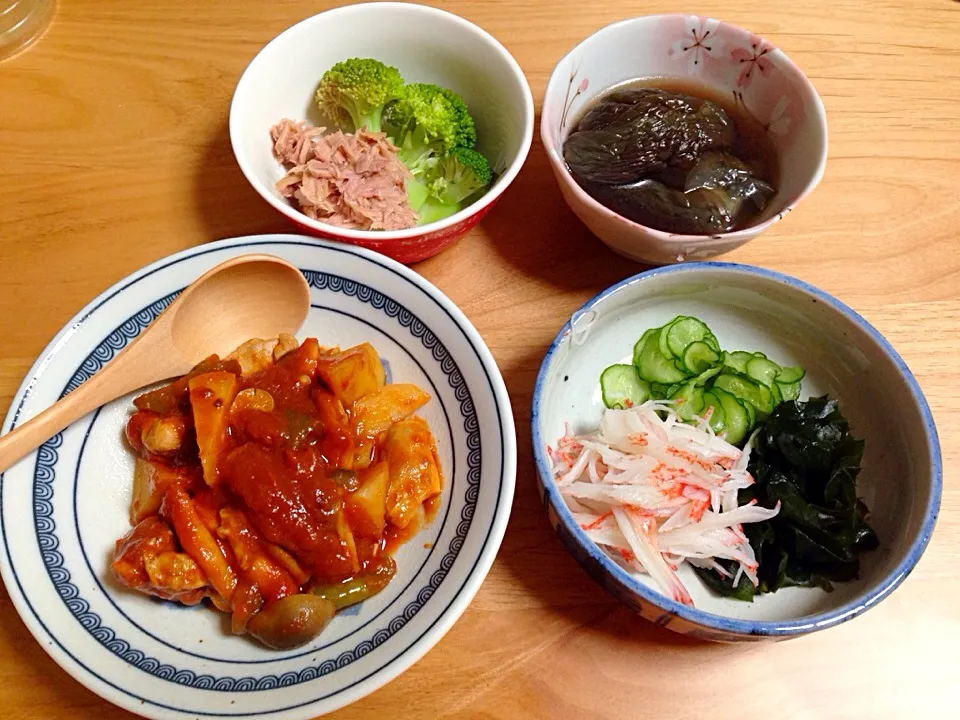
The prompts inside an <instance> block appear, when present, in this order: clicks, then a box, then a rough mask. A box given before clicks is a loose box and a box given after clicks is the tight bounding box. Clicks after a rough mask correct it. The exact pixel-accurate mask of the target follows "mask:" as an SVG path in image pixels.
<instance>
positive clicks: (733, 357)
mask: <svg viewBox="0 0 960 720" xmlns="http://www.w3.org/2000/svg"><path fill="white" fill-rule="evenodd" d="M751 360H753V353H748V352H744V351H743V350H737V351H736V352H732V353H724V354H723V364H724V365H726V366H727V367H728V368H732V369H733V370H736V371H737V372H738V373H745V372H747V363H748V362H750V361H751Z"/></svg>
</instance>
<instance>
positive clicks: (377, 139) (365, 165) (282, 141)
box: [270, 119, 417, 230]
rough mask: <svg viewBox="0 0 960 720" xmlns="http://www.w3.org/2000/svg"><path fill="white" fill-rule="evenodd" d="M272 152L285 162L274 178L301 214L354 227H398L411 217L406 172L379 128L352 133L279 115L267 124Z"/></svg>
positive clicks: (413, 221)
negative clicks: (281, 173)
mask: <svg viewBox="0 0 960 720" xmlns="http://www.w3.org/2000/svg"><path fill="white" fill-rule="evenodd" d="M270 137H271V138H272V139H273V152H274V155H275V156H276V157H277V159H278V160H280V161H281V162H282V163H284V165H286V166H287V167H288V170H287V174H286V175H284V176H283V177H282V178H281V179H280V180H279V181H278V182H277V185H276V187H277V190H278V191H279V192H280V194H281V195H283V196H284V197H287V198H291V199H292V200H293V201H294V202H296V203H297V205H298V206H299V207H300V209H301V210H302V211H303V213H304V214H305V215H307V217H311V218H313V219H314V220H320V221H322V222H325V223H328V224H330V225H337V226H339V227H345V228H354V229H358V230H401V229H403V228H409V227H413V226H414V225H416V223H417V214H416V213H415V212H414V211H413V210H412V209H411V208H410V203H409V201H408V199H407V191H406V186H405V182H406V180H407V178H408V177H409V176H410V172H409V171H408V170H407V168H406V166H405V165H404V164H403V163H402V162H401V161H400V159H399V157H397V148H396V147H395V146H394V145H392V144H391V143H390V141H388V140H387V137H386V135H384V134H383V133H372V132H368V131H367V130H365V129H361V130H359V131H358V132H357V133H356V134H349V133H343V132H341V131H339V130H338V131H336V132H333V133H329V134H327V135H324V128H317V127H311V126H309V125H308V124H307V123H296V122H294V121H292V120H288V119H284V120H281V121H280V122H279V123H277V124H276V125H274V126H273V127H272V128H271V129H270Z"/></svg>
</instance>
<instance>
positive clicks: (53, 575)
mask: <svg viewBox="0 0 960 720" xmlns="http://www.w3.org/2000/svg"><path fill="white" fill-rule="evenodd" d="M301 272H303V275H304V277H305V278H306V279H307V281H308V282H309V283H310V285H311V287H315V288H317V289H318V290H330V291H332V292H336V293H341V294H344V295H346V296H348V297H355V298H357V299H359V300H360V301H362V302H364V303H366V304H368V305H371V306H373V307H374V308H375V309H377V310H380V311H382V312H384V313H386V314H387V315H388V316H389V317H391V318H395V319H396V320H397V321H398V322H400V324H401V325H403V326H404V327H406V328H407V329H408V330H409V331H410V333H411V334H412V335H413V336H414V337H416V338H417V339H419V340H420V341H421V342H422V343H423V345H424V347H426V348H427V349H428V350H430V352H431V355H432V356H433V358H434V359H435V360H436V361H437V362H438V363H440V368H441V370H442V371H443V373H444V375H445V376H446V377H447V381H448V382H449V383H450V386H451V387H452V388H453V389H454V394H455V397H456V398H457V400H458V401H459V402H460V412H461V416H462V418H463V427H464V430H465V431H466V433H467V449H468V453H467V489H466V493H465V500H466V502H465V505H464V507H463V509H462V511H461V514H460V523H459V524H458V526H457V529H456V533H455V535H454V537H453V538H452V539H451V541H450V544H449V546H448V548H447V552H446V554H445V555H444V556H443V558H442V559H441V561H440V569H439V570H437V571H435V572H434V573H433V574H432V575H431V577H430V581H429V585H427V586H425V587H423V588H421V589H420V591H419V592H418V593H417V599H416V600H415V601H414V602H411V603H409V604H408V605H407V606H406V607H405V608H404V610H403V612H402V613H400V614H399V615H397V616H396V617H394V618H393V619H392V620H390V622H389V623H388V625H387V628H386V629H380V630H378V631H377V632H376V633H374V635H373V636H372V637H371V638H370V639H369V640H364V641H363V642H361V643H359V644H358V645H357V646H356V647H355V648H353V649H352V650H348V651H345V652H342V653H340V654H339V655H338V656H337V657H336V658H330V659H327V660H325V661H324V662H322V663H320V664H319V665H317V666H308V667H306V668H303V669H302V670H300V671H299V672H287V673H284V674H282V675H263V676H260V677H251V676H247V677H214V676H212V675H198V674H197V673H195V672H193V671H192V670H183V669H177V668H175V667H173V666H172V665H169V664H166V663H162V662H160V661H159V660H157V659H156V658H154V657H151V656H149V655H148V654H146V653H144V652H143V651H141V650H138V649H137V648H134V647H133V646H131V645H130V643H129V642H127V641H126V640H124V639H122V638H120V637H119V636H118V635H117V633H116V632H115V631H114V630H113V629H111V628H109V627H107V626H106V625H105V624H104V623H103V620H102V618H101V617H100V616H99V615H98V614H97V613H96V612H93V611H92V610H91V609H90V603H89V602H88V601H87V600H85V599H84V598H83V597H82V596H81V593H80V590H79V588H77V586H76V585H75V584H73V582H71V576H70V572H69V571H68V570H67V569H66V568H65V567H64V559H63V556H62V555H61V553H60V552H59V550H58V549H57V548H58V546H59V544H60V541H59V539H58V538H57V534H56V530H57V528H56V523H55V522H54V520H53V493H54V489H53V487H54V486H53V483H54V480H55V479H56V465H57V462H58V460H59V453H58V448H59V447H60V446H61V444H62V443H63V435H62V434H57V435H55V436H54V437H53V438H51V439H50V440H48V441H47V442H45V443H44V444H43V445H41V446H40V448H39V449H38V454H37V465H36V470H35V473H34V522H35V527H36V532H37V540H38V543H39V547H40V548H41V554H42V558H43V563H44V566H45V567H46V570H47V573H48V575H49V577H50V580H51V582H52V583H53V584H54V586H55V587H56V588H57V592H58V594H59V595H60V597H61V599H62V600H63V602H64V604H65V605H66V606H67V608H68V609H69V610H70V612H71V613H72V614H73V616H74V617H76V618H77V620H78V622H79V623H80V624H81V625H82V626H83V627H84V628H85V629H86V630H87V632H89V633H90V634H91V635H92V636H93V637H94V638H96V639H97V641H98V642H100V644H101V645H103V646H104V647H105V648H107V649H108V650H110V651H111V652H112V653H114V654H115V655H117V656H118V657H121V658H123V659H124V660H125V661H126V662H128V663H130V664H131V665H133V666H135V667H137V668H139V669H140V670H143V671H144V672H147V673H149V674H151V675H154V676H156V677H158V678H161V679H164V680H169V681H171V682H174V683H177V684H179V685H185V686H187V687H191V688H196V689H200V690H213V691H218V692H222V691H228V692H250V691H260V690H269V689H272V688H276V687H288V686H290V685H296V684H298V683H303V682H308V681H310V680H315V679H317V678H318V677H322V676H324V675H327V674H329V673H331V672H333V671H335V670H338V669H340V668H343V667H346V666H347V665H349V664H350V663H352V662H354V661H356V660H358V659H359V658H361V657H363V656H364V655H366V654H367V653H369V652H370V651H371V650H373V649H374V648H376V647H378V646H380V645H381V644H383V643H384V642H386V641H387V640H388V639H389V638H390V637H391V636H392V635H393V634H394V633H396V632H397V631H399V630H400V629H401V628H402V627H403V626H404V625H405V624H406V623H407V622H408V621H409V620H410V619H411V618H413V617H414V616H415V615H416V614H417V612H418V611H419V610H420V608H422V607H423V605H424V604H425V603H426V602H427V601H428V600H429V599H430V597H431V596H432V595H433V593H434V592H435V590H436V589H437V588H438V587H439V586H440V584H441V583H442V582H443V580H444V578H445V577H446V575H447V572H448V571H449V570H450V568H451V567H452V566H453V564H454V561H455V560H456V558H457V555H458V553H459V552H460V548H461V547H462V545H463V541H464V539H465V538H466V536H467V532H468V531H469V529H470V523H471V520H472V519H473V514H474V509H475V507H476V503H477V498H478V495H479V483H480V459H481V452H480V427H479V421H478V418H477V415H476V411H475V408H474V405H473V400H472V398H471V397H470V391H469V389H468V388H467V385H466V382H465V381H464V378H463V376H462V374H461V372H460V369H459V368H458V367H457V365H456V363H455V362H454V360H453V357H452V356H451V355H450V353H449V352H448V351H447V349H446V347H445V346H444V345H443V344H442V343H441V342H440V341H439V339H438V338H437V337H436V336H435V335H434V334H433V333H432V332H431V331H430V330H429V329H428V328H427V327H426V325H425V324H424V323H423V322H422V321H421V320H420V319H419V318H417V317H416V316H415V315H414V314H413V313H411V312H410V311H409V310H408V309H406V308H405V307H403V306H402V305H400V304H399V303H398V302H396V301H395V300H393V299H391V298H389V297H387V296H386V295H384V294H383V293H381V292H380V291H378V290H374V289H373V288H371V287H369V286H367V285H364V284H362V283H358V282H355V281H353V280H348V279H346V278H342V277H339V276H336V275H330V274H327V273H319V272H315V271H312V270H302V271H301ZM178 294H179V293H171V294H170V295H168V296H166V297H164V298H162V299H160V300H157V301H156V302H154V303H153V304H152V305H150V306H148V307H146V308H144V309H143V310H141V311H139V312H138V313H136V314H135V315H134V316H132V317H131V318H129V319H127V320H126V321H125V322H124V323H123V324H121V325H120V327H118V328H117V329H116V330H114V331H113V332H112V333H110V334H109V335H108V336H107V337H106V338H105V339H104V340H103V341H102V342H101V343H100V344H99V345H98V346H97V347H96V348H95V349H94V350H93V351H92V352H91V353H90V355H89V356H88V357H87V358H86V359H85V360H84V361H83V363H81V365H80V367H79V368H78V369H77V371H76V373H74V375H73V377H72V378H71V379H70V381H69V382H68V383H67V386H66V387H65V389H64V391H63V393H62V395H61V397H62V396H63V395H66V394H67V393H69V392H71V391H72V390H75V389H76V388H78V387H79V386H80V385H81V384H82V383H83V382H85V381H86V380H87V379H88V378H89V377H91V376H92V375H93V374H94V373H96V372H97V371H98V370H99V369H100V368H101V367H103V365H105V364H106V363H107V362H109V361H110V360H111V359H112V358H113V357H114V356H115V355H116V354H117V353H118V352H119V351H120V350H122V349H123V348H124V347H126V345H127V344H128V343H129V342H130V341H131V340H133V339H134V338H135V337H136V336H137V335H138V334H139V333H140V332H141V331H142V330H143V329H144V328H146V327H147V326H148V325H149V324H150V323H151V322H153V321H154V320H155V319H156V317H157V316H158V315H159V314H160V313H161V312H162V311H163V310H164V309H165V308H166V307H167V306H168V305H169V304H170V303H171V302H173V300H174V298H176V296H177V295H178Z"/></svg>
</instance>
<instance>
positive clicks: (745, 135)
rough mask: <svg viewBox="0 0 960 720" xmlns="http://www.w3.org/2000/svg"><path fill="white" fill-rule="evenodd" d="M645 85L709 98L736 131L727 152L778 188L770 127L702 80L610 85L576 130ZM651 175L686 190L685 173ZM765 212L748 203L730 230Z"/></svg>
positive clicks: (664, 79)
mask: <svg viewBox="0 0 960 720" xmlns="http://www.w3.org/2000/svg"><path fill="white" fill-rule="evenodd" d="M643 88H654V89H657V90H663V91H665V92H670V93H677V94H679V95H686V96H690V97H693V98H697V99H699V100H706V101H708V102H711V103H713V104H714V105H716V106H718V107H719V108H720V109H722V110H723V111H724V112H725V113H726V114H727V116H728V117H729V119H730V121H731V122H732V124H733V127H734V132H735V136H734V140H733V143H732V144H731V145H730V147H729V148H728V149H727V150H726V152H727V153H729V154H731V155H733V156H734V157H736V158H737V159H739V160H740V161H742V162H743V163H744V164H745V165H746V166H747V167H748V168H749V170H750V172H751V173H752V174H753V175H754V176H755V177H756V178H758V179H759V180H762V181H763V182H765V183H767V184H769V185H770V186H772V187H773V189H774V190H776V189H777V188H779V182H780V163H779V157H778V155H777V151H776V148H775V147H774V145H773V142H772V141H771V139H770V136H769V133H768V132H767V128H766V127H764V125H763V124H762V123H760V122H759V121H758V120H757V119H756V118H755V117H753V115H751V114H750V112H749V111H748V110H747V109H746V108H745V107H744V106H743V104H742V103H740V102H738V101H737V100H736V98H735V97H734V95H733V94H732V93H731V94H725V93H721V92H719V91H717V90H715V89H713V88H710V87H708V86H706V85H704V84H702V83H700V82H697V81H696V80H691V79H688V78H671V77H656V78H639V79H636V80H629V81H627V82H624V83H621V84H619V85H616V86H614V87H611V88H609V89H608V90H606V91H605V92H604V93H602V94H601V95H599V96H598V97H597V98H595V99H594V100H593V102H591V103H590V104H588V105H587V106H586V107H584V108H583V109H582V111H581V112H580V113H579V115H578V117H577V121H576V124H575V126H574V127H575V128H576V129H575V130H574V132H577V131H578V130H579V129H580V125H581V122H582V121H583V119H584V117H585V116H586V115H587V114H588V113H589V112H590V111H591V110H592V109H594V108H595V107H596V106H597V105H599V104H600V103H601V102H603V101H604V100H605V99H607V98H609V96H611V95H612V94H614V93H617V92H622V91H624V90H637V89H643ZM571 171H572V172H573V175H574V178H575V179H576V180H577V182H578V183H579V184H580V185H581V186H582V187H583V188H584V189H585V190H586V191H587V192H588V194H590V195H592V196H593V197H594V199H596V200H598V201H599V202H601V203H602V204H604V205H607V206H608V207H610V208H611V209H613V210H614V211H616V212H620V210H619V209H618V208H617V207H614V206H613V205H612V204H611V203H610V202H608V199H607V198H605V197H602V196H601V193H598V192H596V186H594V187H591V185H590V183H589V182H583V181H582V179H581V178H579V177H578V176H577V173H576V171H574V170H573V168H571ZM651 177H652V178H654V179H657V180H659V181H661V182H663V183H664V184H665V185H668V186H669V187H672V188H674V189H677V190H683V173H680V174H677V173H674V172H671V171H667V172H664V173H659V174H657V175H654V176H651ZM762 214H763V211H762V210H758V209H757V208H756V207H755V206H754V205H753V203H750V202H748V203H745V204H744V206H743V209H742V210H741V211H740V212H739V213H738V215H737V220H736V224H735V225H734V226H733V227H732V228H729V229H728V230H727V231H729V230H739V229H742V228H745V227H749V226H750V225H752V224H755V223H756V221H757V220H758V218H759V217H760V216H761V215H762ZM642 220H643V218H641V219H640V220H638V222H641V224H645V225H649V226H651V227H657V225H656V223H652V222H649V221H647V222H642ZM659 229H662V230H666V231H674V232H676V231H677V230H676V229H674V228H670V227H660V228H659ZM680 232H682V231H680ZM714 232H715V231H714Z"/></svg>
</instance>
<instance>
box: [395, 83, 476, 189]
mask: <svg viewBox="0 0 960 720" xmlns="http://www.w3.org/2000/svg"><path fill="white" fill-rule="evenodd" d="M384 127H385V128H386V131H387V134H388V135H389V137H390V139H391V140H392V141H393V144H394V145H396V146H397V147H398V148H400V151H399V155H400V160H401V162H403V164H404V165H406V166H407V168H409V169H410V172H412V173H413V174H414V176H415V177H420V176H422V175H424V174H425V173H427V172H428V171H429V170H430V168H432V167H433V166H434V165H435V164H436V163H437V162H438V161H439V159H440V158H442V157H444V156H446V155H447V154H448V153H449V152H450V151H451V150H452V149H453V148H454V147H456V142H457V130H458V127H459V126H458V116H457V113H456V110H455V108H454V107H453V105H452V104H451V102H450V101H449V100H448V99H447V98H446V97H445V96H444V94H443V92H442V90H441V88H439V87H437V86H436V85H426V84H422V83H414V84H412V85H407V86H406V87H405V88H404V94H403V97H402V98H400V99H399V100H397V102H394V103H391V104H390V105H389V106H388V108H387V110H386V112H385V114H384Z"/></svg>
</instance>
